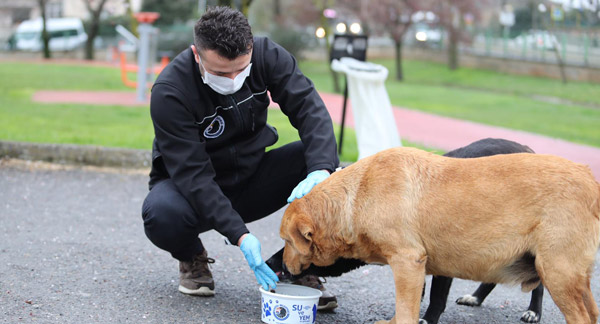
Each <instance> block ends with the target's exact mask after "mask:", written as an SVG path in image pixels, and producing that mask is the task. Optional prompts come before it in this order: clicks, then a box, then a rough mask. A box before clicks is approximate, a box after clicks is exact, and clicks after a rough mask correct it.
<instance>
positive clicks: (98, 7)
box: [83, 0, 106, 60]
mask: <svg viewBox="0 0 600 324" xmlns="http://www.w3.org/2000/svg"><path fill="white" fill-rule="evenodd" d="M83 2H84V3H85V6H86V8H87V10H88V12H89V13H90V25H89V26H90V27H89V30H88V33H87V34H88V39H87V41H86V43H85V59H86V60H93V59H94V40H95V39H96V36H98V30H99V29H100V14H101V13H102V9H103V8H104V4H105V3H106V0H83ZM94 5H95V6H94Z"/></svg>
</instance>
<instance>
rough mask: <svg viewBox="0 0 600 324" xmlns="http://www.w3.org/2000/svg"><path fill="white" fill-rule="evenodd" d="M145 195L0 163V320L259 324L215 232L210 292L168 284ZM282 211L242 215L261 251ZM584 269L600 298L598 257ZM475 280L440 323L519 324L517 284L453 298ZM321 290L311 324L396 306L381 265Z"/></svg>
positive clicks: (368, 315)
mask: <svg viewBox="0 0 600 324" xmlns="http://www.w3.org/2000/svg"><path fill="white" fill-rule="evenodd" d="M146 193H147V173H146V172H145V171H144V172H125V171H123V170H115V169H94V168H81V167H61V166H56V165H49V164H41V163H25V162H15V161H6V160H4V161H0V323H194V324H200V323H260V293H259V291H258V287H257V284H256V281H255V278H254V276H253V274H252V273H251V271H250V270H249V269H248V267H247V265H246V261H245V260H244V258H243V256H242V253H241V252H240V251H239V249H238V248H237V247H235V246H230V245H229V246H228V245H225V244H224V239H223V237H222V236H221V235H219V234H218V233H216V232H214V231H211V232H207V233H203V234H201V238H202V240H203V242H204V245H205V246H206V248H207V250H208V252H209V256H211V257H213V258H215V259H216V263H215V264H213V265H212V272H213V275H214V277H215V282H216V290H217V293H216V296H214V297H210V298H202V297H191V296H186V295H183V294H181V293H179V292H178V291H177V283H178V265H177V262H176V261H175V260H174V259H172V258H171V257H170V255H169V254H168V253H166V252H164V251H161V250H159V249H158V248H156V247H154V246H153V245H152V244H151V243H150V242H149V241H148V239H147V238H146V237H145V235H144V231H143V226H142V219H141V215H140V209H141V205H142V201H143V199H144V197H145V195H146ZM282 213H283V210H280V211H278V212H276V213H274V214H273V215H271V216H269V217H266V218H264V219H262V220H260V221H257V222H254V223H252V224H249V229H250V230H251V231H252V232H253V233H254V234H255V235H256V236H257V237H258V238H259V239H260V241H261V242H262V249H263V251H262V252H263V257H265V258H266V257H268V256H270V255H271V254H272V253H274V252H276V251H277V250H278V249H279V248H281V246H282V245H283V242H282V240H281V239H280V238H279V236H278V229H279V224H280V221H281V216H282ZM594 273H595V274H594V279H593V280H592V285H593V287H592V290H593V292H594V297H595V299H596V300H600V287H599V280H598V278H600V270H599V268H598V266H596V267H595V269H594ZM430 282H431V278H428V279H427V284H428V287H429V285H430ZM477 285H478V283H475V282H470V281H464V280H455V282H454V285H453V287H452V289H451V291H450V297H449V302H448V306H447V309H446V312H445V313H444V314H443V315H442V318H441V320H440V323H519V322H520V321H519V318H520V317H521V314H522V312H523V311H524V310H526V308H527V306H528V305H529V298H530V294H525V293H522V292H521V291H520V288H519V287H504V286H503V287H497V288H496V290H495V291H493V292H492V293H491V295H490V296H489V297H488V299H487V300H486V301H485V303H484V304H483V305H482V306H481V307H475V308H473V307H465V306H459V305H456V304H455V303H454V300H456V298H458V297H460V296H462V295H463V294H467V293H471V292H472V291H474V289H475V288H476V287H477ZM326 287H327V288H328V289H329V290H331V291H333V292H334V293H335V294H336V295H337V296H338V301H339V304H340V306H339V307H338V308H337V309H336V310H335V311H333V312H329V313H319V314H318V315H317V322H318V323H346V324H353V323H372V322H373V321H375V320H380V319H390V318H391V317H392V316H393V314H394V285H393V280H392V274H391V270H390V268H389V267H387V266H365V267H362V268H360V269H357V270H355V271H353V272H351V273H348V274H346V275H344V276H342V277H339V278H329V279H328V282H327V284H326ZM428 298H429V293H426V295H425V299H424V301H423V303H422V305H421V314H423V313H424V311H425V308H426V307H427V304H428ZM543 312H544V313H543V318H542V323H564V322H565V321H564V318H563V316H562V315H561V313H560V312H559V311H558V308H557V307H556V306H555V304H554V303H553V302H552V299H551V298H550V296H549V294H547V292H546V294H545V299H544V307H543Z"/></svg>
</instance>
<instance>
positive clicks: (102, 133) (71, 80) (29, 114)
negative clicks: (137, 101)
mask: <svg viewBox="0 0 600 324" xmlns="http://www.w3.org/2000/svg"><path fill="white" fill-rule="evenodd" d="M0 75H2V76H3V77H2V78H0V140H8V141H23V142H35V143H58V144H80V145H99V146H108V147H123V148H134V149H150V148H151V147H152V139H153V137H154V133H153V128H152V122H151V120H150V115H149V111H148V107H143V106H142V107H125V106H105V105H102V106H100V105H80V104H54V103H52V104H40V103H36V102H33V101H31V96H32V95H33V94H34V93H35V92H36V91H38V90H86V91H129V92H131V91H134V90H132V89H129V88H126V87H125V86H123V84H122V83H121V80H120V75H119V70H118V69H113V68H107V67H94V66H68V65H59V64H57V65H53V64H31V63H15V62H10V63H8V62H0ZM268 119H269V120H268V122H269V123H270V124H271V125H273V126H275V127H276V128H277V130H278V133H279V141H278V142H277V143H276V144H275V145H273V146H272V147H271V148H276V147H279V146H281V145H284V144H287V143H290V142H292V141H296V140H299V137H298V133H297V131H296V129H294V128H293V127H292V126H291V125H290V123H289V121H288V119H287V117H286V116H285V115H284V114H283V113H282V112H281V111H280V110H279V109H270V110H269V118H268ZM334 127H335V132H336V134H339V126H338V125H334ZM345 134H346V135H345V136H344V146H343V152H342V153H343V154H342V156H341V157H340V159H341V160H342V161H356V159H357V157H358V149H357V146H356V135H355V133H354V131H353V130H352V129H348V128H346V130H345Z"/></svg>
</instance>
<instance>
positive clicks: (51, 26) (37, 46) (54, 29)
mask: <svg viewBox="0 0 600 324" xmlns="http://www.w3.org/2000/svg"><path fill="white" fill-rule="evenodd" d="M46 30H47V32H48V33H49V35H50V42H49V44H48V46H49V48H50V51H72V50H74V49H77V48H79V47H81V46H83V44H85V42H86V41H87V34H86V33H85V30H84V29H83V22H82V21H81V19H79V18H51V19H47V20H46ZM15 48H16V49H17V50H21V51H32V52H39V51H41V50H42V49H43V48H44V43H43V40H42V18H38V19H33V20H25V21H23V22H22V23H21V24H20V25H19V26H18V27H17V30H16V32H15Z"/></svg>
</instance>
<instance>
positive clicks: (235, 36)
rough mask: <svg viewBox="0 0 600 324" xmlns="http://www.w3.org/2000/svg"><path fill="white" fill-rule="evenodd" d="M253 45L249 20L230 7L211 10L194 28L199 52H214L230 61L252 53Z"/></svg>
mask: <svg viewBox="0 0 600 324" xmlns="http://www.w3.org/2000/svg"><path fill="white" fill-rule="evenodd" d="M253 44H254V41H253V38H252V30H251V28H250V24H249V23H248V19H246V17H245V16H244V14H242V13H241V12H240V11H238V10H235V9H232V8H230V7H211V8H209V9H208V10H206V13H204V15H202V17H200V19H199V20H198V21H197V22H196V25H195V26H194V45H195V46H196V48H197V49H198V50H214V51H216V52H217V54H219V56H222V57H225V58H228V59H230V60H233V59H235V58H237V57H239V56H241V55H245V54H248V53H250V50H251V49H252V45H253Z"/></svg>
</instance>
